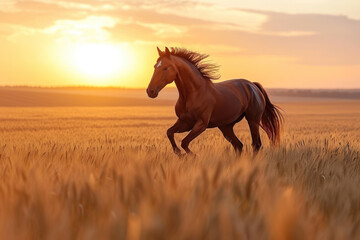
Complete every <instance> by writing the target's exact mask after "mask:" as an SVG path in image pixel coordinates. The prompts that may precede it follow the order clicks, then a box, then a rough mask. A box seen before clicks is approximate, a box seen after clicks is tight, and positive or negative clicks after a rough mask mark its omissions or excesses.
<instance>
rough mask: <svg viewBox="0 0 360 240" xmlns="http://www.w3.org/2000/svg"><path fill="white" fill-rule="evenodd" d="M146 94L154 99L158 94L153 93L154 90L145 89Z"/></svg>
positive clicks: (156, 92)
mask: <svg viewBox="0 0 360 240" xmlns="http://www.w3.org/2000/svg"><path fill="white" fill-rule="evenodd" d="M146 92H147V95H148V96H149V97H151V98H156V97H157V96H158V94H159V93H158V91H155V90H154V89H151V90H150V89H149V88H147V89H146Z"/></svg>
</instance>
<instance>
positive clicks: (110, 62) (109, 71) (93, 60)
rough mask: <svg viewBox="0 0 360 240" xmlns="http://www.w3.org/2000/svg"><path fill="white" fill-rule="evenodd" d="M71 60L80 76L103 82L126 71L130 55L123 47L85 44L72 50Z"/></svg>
mask: <svg viewBox="0 0 360 240" xmlns="http://www.w3.org/2000/svg"><path fill="white" fill-rule="evenodd" d="M72 59H73V65H74V67H75V69H76V70H77V71H78V72H79V73H80V74H82V75H85V77H88V78H91V79H98V80H104V81H105V80H106V78H110V77H115V76H116V75H121V74H123V73H124V72H126V71H128V69H129V65H130V62H131V54H130V53H129V49H128V48H127V47H126V46H124V45H116V44H105V43H87V44H80V45H78V46H76V47H75V48H74V51H73V57H72Z"/></svg>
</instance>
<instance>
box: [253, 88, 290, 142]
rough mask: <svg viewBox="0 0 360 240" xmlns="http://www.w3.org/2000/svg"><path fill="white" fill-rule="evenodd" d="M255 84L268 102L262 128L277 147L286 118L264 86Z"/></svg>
mask: <svg viewBox="0 0 360 240" xmlns="http://www.w3.org/2000/svg"><path fill="white" fill-rule="evenodd" d="M254 84H255V85H256V86H257V87H258V88H259V89H260V91H261V92H262V94H263V95H264V98H265V101H266V106H265V111H264V113H263V115H262V119H261V125H260V126H261V127H262V129H264V131H265V132H266V134H267V135H268V137H269V139H270V140H271V142H272V143H273V144H274V145H276V144H278V143H279V142H280V129H281V126H282V124H283V122H284V117H283V115H282V114H281V112H280V110H281V109H280V108H279V107H278V106H276V105H274V104H272V103H271V102H270V99H269V96H268V95H267V93H266V91H265V89H264V88H263V86H261V84H260V83H257V82H254Z"/></svg>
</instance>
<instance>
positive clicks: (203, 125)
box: [181, 120, 209, 153]
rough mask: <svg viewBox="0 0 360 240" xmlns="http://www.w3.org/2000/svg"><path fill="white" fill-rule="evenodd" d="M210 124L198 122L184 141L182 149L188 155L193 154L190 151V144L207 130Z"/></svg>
mask: <svg viewBox="0 0 360 240" xmlns="http://www.w3.org/2000/svg"><path fill="white" fill-rule="evenodd" d="M208 123H209V122H208V121H203V120H198V121H197V122H196V123H195V125H194V127H193V128H192V129H191V132H190V133H189V134H188V135H187V136H186V137H185V138H184V139H183V140H182V142H181V147H182V148H183V149H184V150H185V151H186V153H192V152H191V151H190V149H189V144H190V142H191V141H192V140H194V139H195V138H196V137H197V136H199V135H200V134H201V133H202V132H204V131H205V130H206V128H207V125H208Z"/></svg>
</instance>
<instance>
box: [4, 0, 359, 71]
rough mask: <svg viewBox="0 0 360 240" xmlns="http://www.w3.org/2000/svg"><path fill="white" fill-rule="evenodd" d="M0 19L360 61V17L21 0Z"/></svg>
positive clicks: (43, 27)
mask: <svg viewBox="0 0 360 240" xmlns="http://www.w3.org/2000/svg"><path fill="white" fill-rule="evenodd" d="M14 9H15V10H14ZM0 23H2V24H1V26H0V34H1V33H4V32H8V31H9V26H14V25H15V26H19V27H18V28H12V29H16V31H23V32H24V33H26V34H36V33H43V34H44V33H45V34H48V35H54V36H55V35H56V36H57V37H58V39H67V41H75V42H76V41H90V40H97V41H107V40H109V38H111V40H112V41H127V42H149V41H153V42H158V41H162V42H164V43H166V44H167V45H171V44H175V43H176V44H180V45H185V46H186V45H191V46H194V45H198V46H210V45H211V46H212V48H213V46H219V49H220V48H221V49H222V50H219V52H222V53H223V54H229V53H230V52H231V49H234V52H233V54H234V56H236V55H238V54H242V55H258V56H259V55H274V56H279V57H286V58H290V59H296V61H297V63H301V64H317V65H329V64H332V65H354V64H360V44H359V42H360V21H359V20H355V19H350V18H348V17H346V16H336V15H321V14H286V13H279V12H270V11H258V10H250V9H239V8H229V7H228V8H226V7H222V6H221V5H219V4H209V3H199V2H190V1H165V0H154V1H117V0H101V1H100V0H99V1H96V0H59V1H53V0H37V1H36V0H33V1H25V0H21V1H17V2H16V3H15V4H13V10H11V11H9V10H2V11H0ZM5 25H6V30H5ZM10 29H11V28H10ZM224 46H226V51H225V50H224V49H225V48H224ZM239 49H241V51H239Z"/></svg>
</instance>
